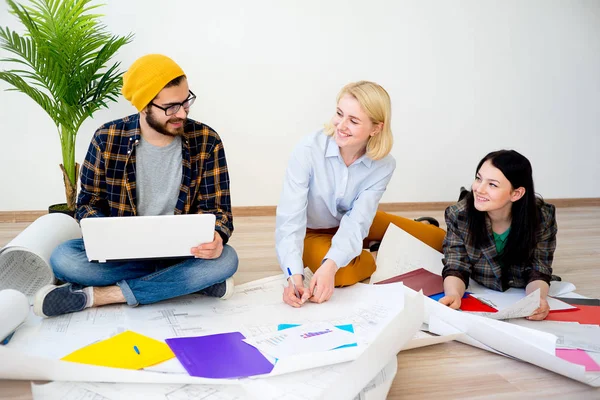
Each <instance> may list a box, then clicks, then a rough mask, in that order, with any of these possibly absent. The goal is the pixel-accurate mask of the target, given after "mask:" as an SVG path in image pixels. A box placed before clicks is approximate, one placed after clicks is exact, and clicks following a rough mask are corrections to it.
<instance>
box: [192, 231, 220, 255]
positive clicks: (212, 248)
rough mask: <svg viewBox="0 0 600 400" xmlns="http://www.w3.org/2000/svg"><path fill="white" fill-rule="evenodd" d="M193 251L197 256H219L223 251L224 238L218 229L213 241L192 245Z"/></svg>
mask: <svg viewBox="0 0 600 400" xmlns="http://www.w3.org/2000/svg"><path fill="white" fill-rule="evenodd" d="M191 252H192V255H193V256H194V257H196V258H206V259H214V258H219V257H220V256H221V253H222V252H223V238H222V237H221V235H219V234H218V233H217V231H215V236H214V239H213V241H212V242H210V243H203V244H201V245H200V246H196V247H192V249H191Z"/></svg>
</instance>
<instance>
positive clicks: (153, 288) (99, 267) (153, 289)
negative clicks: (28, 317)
mask: <svg viewBox="0 0 600 400" xmlns="http://www.w3.org/2000/svg"><path fill="white" fill-rule="evenodd" d="M50 265H51V266H52V270H53V271H54V275H56V277H57V278H58V279H60V280H61V281H65V282H71V283H78V284H80V285H83V286H111V285H118V286H119V287H120V288H121V291H122V292H123V296H124V297H125V300H126V301H127V304H129V305H130V306H137V305H138V304H151V303H156V302H157V301H161V300H166V299H171V298H173V297H178V296H183V295H186V294H190V293H195V292H198V291H200V290H202V289H204V288H207V287H209V286H212V285H214V284H216V283H220V282H223V281H225V280H226V279H227V278H229V277H230V276H232V275H233V274H234V273H235V271H236V270H237V267H238V257H237V253H236V252H235V250H234V249H233V247H231V246H228V245H225V246H223V253H222V254H221V256H220V257H219V258H217V259H214V260H206V259H200V258H186V259H157V260H131V261H124V262H106V263H95V262H89V261H88V259H87V255H86V253H85V247H84V244H83V239H73V240H69V241H67V242H64V243H62V244H61V245H59V246H58V247H57V248H56V249H55V250H54V252H53V253H52V256H51V257H50Z"/></svg>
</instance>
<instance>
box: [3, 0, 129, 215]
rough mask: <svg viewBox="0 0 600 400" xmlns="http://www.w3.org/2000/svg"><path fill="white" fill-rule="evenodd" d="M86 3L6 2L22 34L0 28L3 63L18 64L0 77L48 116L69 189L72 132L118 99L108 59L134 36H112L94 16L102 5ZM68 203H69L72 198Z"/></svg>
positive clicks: (115, 73) (115, 72)
mask: <svg viewBox="0 0 600 400" xmlns="http://www.w3.org/2000/svg"><path fill="white" fill-rule="evenodd" d="M91 1H92V0H30V1H29V2H28V3H27V4H25V5H23V4H18V3H16V2H15V1H14V0H7V3H8V5H9V10H10V12H11V13H12V14H13V15H14V16H15V17H17V18H18V19H19V21H20V22H21V24H22V25H23V26H24V27H25V31H26V34H25V35H19V34H18V33H17V32H14V31H11V30H10V29H8V28H4V27H0V49H2V50H4V51H5V52H6V53H7V55H6V56H5V55H3V57H2V61H5V62H8V63H12V64H16V65H18V66H19V67H18V68H15V69H12V70H8V71H2V72H0V79H1V80H3V81H5V82H7V83H8V84H9V85H10V86H11V88H10V89H9V90H15V91H20V92H22V93H25V94H26V95H28V96H29V97H30V98H31V99H33V100H34V101H35V102H36V103H37V104H39V105H40V107H42V109H43V110H44V111H45V112H46V113H47V114H48V115H49V116H50V118H52V120H53V121H54V123H55V125H56V126H57V128H58V132H59V137H60V140H61V147H62V155H63V166H64V170H65V175H66V177H67V179H65V185H66V186H69V184H70V185H71V186H72V187H75V184H76V179H77V176H76V171H77V165H76V163H75V138H76V135H77V132H78V130H79V128H80V127H81V124H82V123H83V122H84V121H85V120H86V119H87V118H88V117H91V116H92V115H93V113H94V112H96V111H97V110H99V109H101V108H105V107H108V104H109V103H110V102H112V101H116V100H117V99H118V97H119V95H120V91H121V86H122V75H123V73H122V72H121V71H120V70H119V63H114V62H113V63H111V62H110V60H111V58H112V57H113V56H114V55H115V54H116V53H117V52H118V51H119V49H120V48H121V47H123V46H124V45H126V44H128V43H130V42H131V40H132V38H133V35H131V34H130V35H127V36H115V35H111V34H110V33H109V32H108V31H107V29H106V27H105V26H104V25H102V24H101V23H100V18H101V17H102V16H101V15H100V14H95V12H96V9H97V8H99V7H100V6H101V5H97V4H91ZM67 180H68V181H69V182H67ZM72 187H71V191H72ZM67 193H69V187H67ZM67 197H69V195H68V196H67ZM67 202H68V203H69V205H70V207H71V208H73V207H74V199H69V198H67Z"/></svg>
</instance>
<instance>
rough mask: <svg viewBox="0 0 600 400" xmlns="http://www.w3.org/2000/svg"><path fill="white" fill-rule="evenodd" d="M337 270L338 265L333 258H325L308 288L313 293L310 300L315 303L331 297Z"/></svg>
mask: <svg viewBox="0 0 600 400" xmlns="http://www.w3.org/2000/svg"><path fill="white" fill-rule="evenodd" d="M337 270H338V268H337V265H336V264H335V262H334V261H333V260H330V259H327V260H325V262H324V263H323V265H321V266H320V267H319V269H318V270H317V272H315V274H314V275H313V277H312V279H311V280H310V286H309V288H308V290H309V291H310V293H312V297H311V298H310V301H312V302H313V303H323V302H326V301H327V300H329V299H330V298H331V296H332V295H333V288H334V286H335V274H336V272H337Z"/></svg>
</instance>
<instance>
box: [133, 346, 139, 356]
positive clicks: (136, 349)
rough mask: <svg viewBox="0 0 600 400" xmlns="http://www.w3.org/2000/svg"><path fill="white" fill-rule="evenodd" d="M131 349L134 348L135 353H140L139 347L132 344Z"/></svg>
mask: <svg viewBox="0 0 600 400" xmlns="http://www.w3.org/2000/svg"><path fill="white" fill-rule="evenodd" d="M133 349H134V350H135V352H136V353H138V355H139V354H140V349H138V347H137V346H133Z"/></svg>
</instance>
